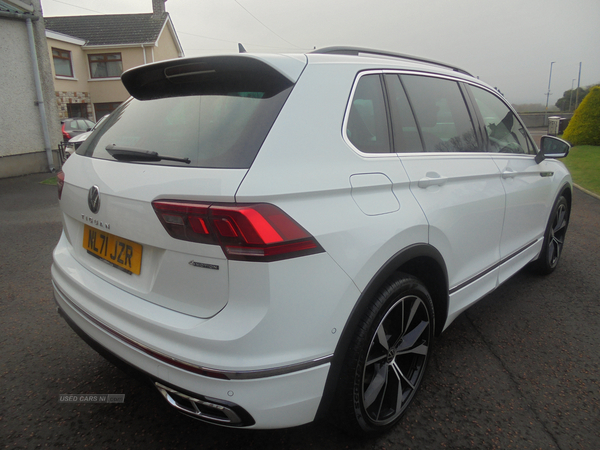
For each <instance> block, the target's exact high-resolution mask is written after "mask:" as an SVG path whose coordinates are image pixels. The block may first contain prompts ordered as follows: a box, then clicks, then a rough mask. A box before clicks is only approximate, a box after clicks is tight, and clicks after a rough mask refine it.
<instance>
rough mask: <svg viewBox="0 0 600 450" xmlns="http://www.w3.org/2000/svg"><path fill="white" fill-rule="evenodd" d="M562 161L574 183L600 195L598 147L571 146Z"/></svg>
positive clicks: (599, 152)
mask: <svg viewBox="0 0 600 450" xmlns="http://www.w3.org/2000/svg"><path fill="white" fill-rule="evenodd" d="M562 161H563V162H564V163H565V165H566V166H567V168H568V169H569V171H570V172H571V175H572V176H573V182H574V183H575V184H577V185H579V186H581V187H582V188H584V189H587V190H588V191H591V192H593V193H594V194H598V195H600V147H597V146H594V145H580V146H577V147H573V148H572V149H571V151H570V152H569V156H567V157H566V158H565V159H563V160H562Z"/></svg>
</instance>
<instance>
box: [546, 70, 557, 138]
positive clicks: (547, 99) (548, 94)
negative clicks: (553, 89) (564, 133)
mask: <svg viewBox="0 0 600 450" xmlns="http://www.w3.org/2000/svg"><path fill="white" fill-rule="evenodd" d="M554 62H555V61H552V62H551V63H550V77H548V93H547V94H546V115H545V117H544V126H547V125H548V101H549V100H550V83H551V82H552V64H554Z"/></svg>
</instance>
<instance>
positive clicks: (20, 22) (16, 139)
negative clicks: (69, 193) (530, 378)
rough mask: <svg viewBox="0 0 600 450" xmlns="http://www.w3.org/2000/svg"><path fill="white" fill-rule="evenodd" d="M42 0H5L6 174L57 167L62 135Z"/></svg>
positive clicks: (2, 110)
mask: <svg viewBox="0 0 600 450" xmlns="http://www.w3.org/2000/svg"><path fill="white" fill-rule="evenodd" d="M41 11H42V9H41V4H40V0H0V61H2V64H0V80H2V82H1V83H0V178H6V177H13V176H19V175H26V174H30V173H39V172H47V171H52V170H54V169H55V168H56V167H57V160H56V155H55V154H54V153H53V152H52V149H56V148H57V147H58V143H59V142H60V140H61V134H60V128H59V126H58V125H59V123H60V122H59V119H58V108H57V105H56V100H55V94H54V84H53V79H52V76H51V63H50V57H49V56H48V51H47V48H46V37H45V36H44V21H43V20H42V13H41Z"/></svg>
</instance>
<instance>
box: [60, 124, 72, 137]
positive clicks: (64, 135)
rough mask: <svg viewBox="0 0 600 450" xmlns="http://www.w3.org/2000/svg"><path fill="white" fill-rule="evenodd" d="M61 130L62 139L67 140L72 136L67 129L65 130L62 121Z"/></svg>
mask: <svg viewBox="0 0 600 450" xmlns="http://www.w3.org/2000/svg"><path fill="white" fill-rule="evenodd" d="M61 130H62V135H63V138H64V139H66V140H67V141H68V140H69V139H71V137H72V136H71V135H70V134H69V132H68V131H66V130H65V124H64V123H63V126H62V129H61Z"/></svg>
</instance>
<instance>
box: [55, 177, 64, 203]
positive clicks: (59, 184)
mask: <svg viewBox="0 0 600 450" xmlns="http://www.w3.org/2000/svg"><path fill="white" fill-rule="evenodd" d="M56 186H57V187H58V199H59V200H60V198H61V197H62V191H63V187H64V186H65V173H64V172H63V171H62V170H61V171H60V172H58V173H57V174H56Z"/></svg>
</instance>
